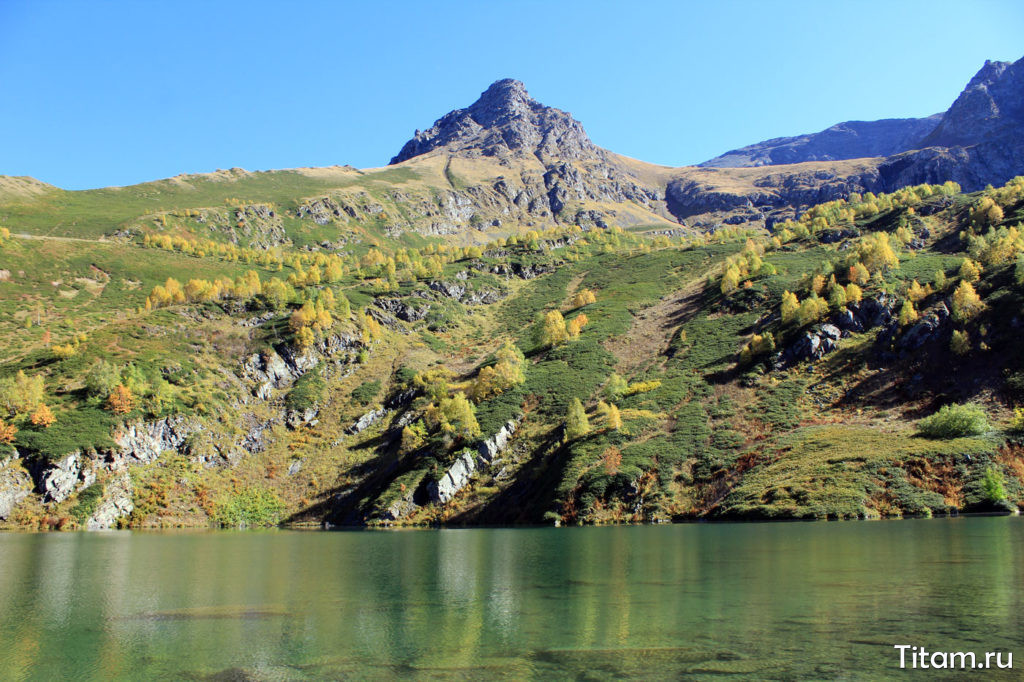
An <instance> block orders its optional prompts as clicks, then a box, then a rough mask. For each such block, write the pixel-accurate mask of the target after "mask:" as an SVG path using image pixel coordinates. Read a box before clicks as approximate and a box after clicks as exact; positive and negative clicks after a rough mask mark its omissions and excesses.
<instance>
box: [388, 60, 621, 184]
mask: <svg viewBox="0 0 1024 682" xmlns="http://www.w3.org/2000/svg"><path fill="white" fill-rule="evenodd" d="M439 148H444V149H445V150H446V151H447V152H449V153H453V154H461V155H467V156H473V155H483V156H494V157H499V158H505V157H522V156H533V157H536V158H537V159H538V160H540V161H541V162H542V163H547V162H549V161H552V160H555V159H561V160H566V161H574V160H583V159H600V158H601V156H602V150H601V149H600V148H599V147H597V146H595V145H594V143H592V142H591V141H590V138H589V137H587V133H586V131H584V130H583V126H582V125H581V124H580V123H579V121H577V120H576V119H574V118H573V117H572V116H571V115H570V114H568V113H566V112H564V111H561V110H559V109H555V108H553V107H548V106H545V105H543V104H541V103H540V102H538V101H537V100H535V99H533V98H532V97H530V95H529V93H527V92H526V87H525V86H524V85H523V84H522V83H521V82H519V81H517V80H513V79H511V78H506V79H503V80H499V81H496V82H495V83H492V84H491V86H490V87H489V88H487V90H485V91H484V92H483V94H481V95H480V98H479V99H478V100H477V101H476V102H474V103H473V104H471V105H470V106H468V107H467V108H465V109H456V110H455V111H452V112H450V113H448V114H445V115H444V116H442V117H441V118H440V119H438V120H437V121H435V122H434V125H433V126H432V127H431V128H429V129H428V130H425V131H419V130H417V131H416V134H415V135H414V136H413V138H412V139H411V140H409V141H408V142H406V143H405V146H403V147H402V150H401V151H400V152H399V153H398V154H397V155H396V156H395V157H394V158H392V159H391V163H392V164H396V163H401V162H402V161H407V160H408V159H411V158H413V157H415V156H420V155H422V154H427V153H429V152H431V151H434V150H435V149H439Z"/></svg>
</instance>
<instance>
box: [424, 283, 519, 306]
mask: <svg viewBox="0 0 1024 682" xmlns="http://www.w3.org/2000/svg"><path fill="white" fill-rule="evenodd" d="M427 286H428V287H429V288H430V290H431V291H436V292H437V293H439V294H441V295H442V296H446V297H447V298H450V299H453V300H456V301H459V302H460V303H465V304H467V305H484V304H489V303H497V302H498V301H500V300H501V299H503V298H505V296H506V295H507V293H506V292H504V291H500V290H498V289H479V290H473V289H470V288H469V287H467V286H466V284H465V283H464V282H440V281H432V282H428V283H427Z"/></svg>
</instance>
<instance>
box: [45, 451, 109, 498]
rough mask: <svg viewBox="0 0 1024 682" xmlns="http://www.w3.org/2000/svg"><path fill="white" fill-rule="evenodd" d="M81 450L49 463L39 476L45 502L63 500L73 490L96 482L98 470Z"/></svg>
mask: <svg viewBox="0 0 1024 682" xmlns="http://www.w3.org/2000/svg"><path fill="white" fill-rule="evenodd" d="M87 464H88V460H87V459H86V457H85V456H84V455H82V453H80V452H72V453H71V454H69V455H65V456H64V457H62V458H61V459H58V460H55V461H53V462H51V463H50V464H49V466H48V467H46V469H45V470H44V471H43V472H42V475H41V476H40V477H39V482H38V488H39V492H40V493H41V494H42V496H43V502H63V501H64V500H66V499H67V498H68V497H70V496H71V494H72V493H73V492H76V491H77V490H81V489H82V488H86V487H88V486H90V485H92V484H93V483H95V482H96V471H95V470H94V469H93V467H91V466H88V465H87Z"/></svg>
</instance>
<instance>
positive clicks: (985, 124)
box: [922, 58, 1024, 147]
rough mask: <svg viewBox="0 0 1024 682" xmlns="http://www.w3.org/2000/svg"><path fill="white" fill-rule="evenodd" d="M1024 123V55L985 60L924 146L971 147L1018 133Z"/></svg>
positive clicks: (926, 139) (925, 140)
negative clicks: (1000, 59) (1007, 59)
mask: <svg viewBox="0 0 1024 682" xmlns="http://www.w3.org/2000/svg"><path fill="white" fill-rule="evenodd" d="M1022 124H1024V58H1022V59H1019V60H1017V61H1016V62H1014V63H1010V62H996V61H986V62H985V65H984V66H982V67H981V69H980V70H979V71H978V73H976V74H975V75H974V78H972V79H971V81H970V82H969V83H968V84H967V87H965V88H964V90H963V92H961V93H960V96H959V97H957V98H956V101H955V102H953V106H951V107H950V108H949V110H948V111H947V112H946V113H945V114H944V115H943V117H942V121H941V122H940V123H939V125H938V126H937V127H936V128H935V130H934V131H933V132H932V133H931V135H929V136H928V137H927V138H925V139H924V142H923V145H922V146H938V147H955V146H970V145H973V144H977V143H979V142H982V141H986V140H991V139H995V138H1000V137H1003V136H1006V135H1008V134H1010V135H1013V136H1018V135H1019V131H1020V127H1021V125H1022ZM1018 139H1019V138H1018Z"/></svg>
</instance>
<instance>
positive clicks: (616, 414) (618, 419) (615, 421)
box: [597, 400, 622, 431]
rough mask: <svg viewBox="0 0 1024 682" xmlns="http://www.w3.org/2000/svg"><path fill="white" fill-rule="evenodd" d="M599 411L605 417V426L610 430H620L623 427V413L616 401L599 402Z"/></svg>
mask: <svg viewBox="0 0 1024 682" xmlns="http://www.w3.org/2000/svg"><path fill="white" fill-rule="evenodd" d="M597 413H598V414H600V415H601V416H602V417H603V418H604V426H605V428H606V429H608V430H609V431H618V430H619V429H621V428H622V413H621V412H620V411H619V408H618V406H616V405H615V404H614V403H606V402H604V401H603V400H602V401H600V402H599V403H598V404H597Z"/></svg>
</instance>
